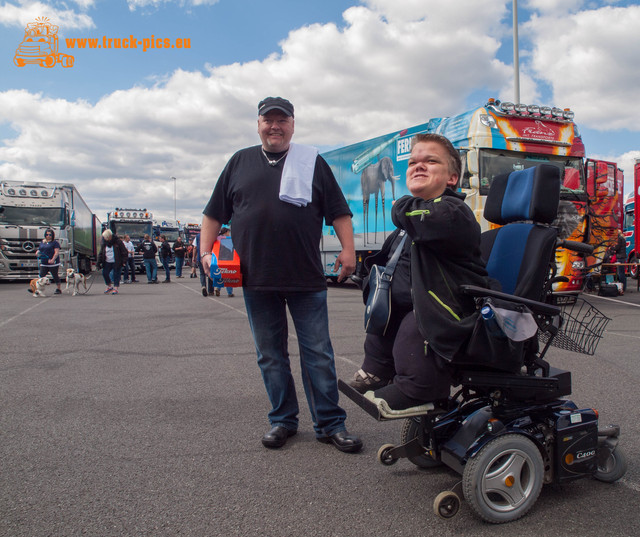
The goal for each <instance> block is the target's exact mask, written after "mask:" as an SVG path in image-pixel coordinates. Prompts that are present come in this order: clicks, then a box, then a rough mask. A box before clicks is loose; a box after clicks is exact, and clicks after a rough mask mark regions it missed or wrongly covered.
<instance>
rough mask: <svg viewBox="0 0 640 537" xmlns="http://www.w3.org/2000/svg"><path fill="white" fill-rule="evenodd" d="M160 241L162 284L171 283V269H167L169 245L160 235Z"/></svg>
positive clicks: (169, 252)
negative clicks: (162, 268)
mask: <svg viewBox="0 0 640 537" xmlns="http://www.w3.org/2000/svg"><path fill="white" fill-rule="evenodd" d="M160 241H161V244H160V261H161V263H162V266H163V267H164V274H165V278H164V280H162V283H171V268H170V267H169V263H170V262H171V245H170V244H169V241H168V240H167V236H166V235H160Z"/></svg>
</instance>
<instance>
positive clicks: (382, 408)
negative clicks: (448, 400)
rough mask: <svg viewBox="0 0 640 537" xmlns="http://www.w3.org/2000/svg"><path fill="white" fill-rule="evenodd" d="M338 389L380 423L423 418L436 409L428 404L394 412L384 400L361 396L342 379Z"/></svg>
mask: <svg viewBox="0 0 640 537" xmlns="http://www.w3.org/2000/svg"><path fill="white" fill-rule="evenodd" d="M338 389H339V390H340V391H341V392H342V393H343V394H345V395H346V396H347V397H348V398H349V399H351V400H352V401H353V402H354V403H355V404H356V405H358V406H359V407H360V408H362V409H363V410H364V411H365V412H366V413H367V414H369V415H370V416H373V417H374V418H375V419H377V420H378V421H386V420H397V419H403V418H410V417H413V416H422V415H424V414H428V413H429V412H431V411H432V410H433V409H434V406H433V404H432V403H427V404H424V405H420V406H415V407H411V408H406V409H404V410H393V409H391V408H389V405H387V403H386V401H385V400H384V399H378V398H377V397H374V395H373V392H372V391H371V392H367V393H366V394H364V395H363V394H361V393H360V392H358V391H356V390H354V389H353V388H352V387H351V386H349V385H348V384H347V383H346V382H344V381H343V380H342V379H338Z"/></svg>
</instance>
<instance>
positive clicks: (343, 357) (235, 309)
mask: <svg viewBox="0 0 640 537" xmlns="http://www.w3.org/2000/svg"><path fill="white" fill-rule="evenodd" d="M178 285H182V287H184V288H185V289H189V291H192V292H194V293H196V294H197V295H201V294H202V289H200V291H198V290H196V289H193V288H192V287H189V286H188V285H185V284H184V283H179V284H178ZM204 298H210V299H211V300H215V301H216V302H218V303H219V304H222V305H223V306H224V307H225V308H229V309H230V310H233V311H236V312H238V313H240V314H242V315H244V316H245V317H247V312H246V311H245V310H240V309H238V308H236V307H234V306H232V305H231V304H229V303H228V302H226V301H224V300H220V297H214V296H210V295H209V296H207V297H204ZM289 337H290V338H291V339H295V340H296V341H297V340H298V337H297V336H296V334H291V333H290V334H289ZM334 359H335V360H341V361H343V362H347V363H348V364H351V365H352V366H355V367H360V365H359V364H356V363H355V362H354V361H353V360H350V359H349V358H347V357H345V356H340V355H339V354H336V353H335V352H334Z"/></svg>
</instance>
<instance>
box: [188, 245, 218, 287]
mask: <svg viewBox="0 0 640 537" xmlns="http://www.w3.org/2000/svg"><path fill="white" fill-rule="evenodd" d="M192 263H193V266H194V267H196V266H197V267H198V269H199V271H200V286H201V287H202V296H205V297H206V296H209V295H213V291H214V288H213V282H212V281H211V278H210V277H209V273H208V272H205V269H204V266H203V265H202V257H201V256H200V233H198V234H197V235H196V237H195V238H194V239H193V258H192Z"/></svg>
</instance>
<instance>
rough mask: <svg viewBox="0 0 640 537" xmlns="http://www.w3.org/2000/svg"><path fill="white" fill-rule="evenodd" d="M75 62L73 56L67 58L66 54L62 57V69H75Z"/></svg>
mask: <svg viewBox="0 0 640 537" xmlns="http://www.w3.org/2000/svg"><path fill="white" fill-rule="evenodd" d="M73 62H74V58H73V56H67V55H66V54H61V55H60V63H61V64H62V67H73Z"/></svg>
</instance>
